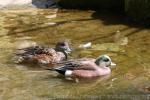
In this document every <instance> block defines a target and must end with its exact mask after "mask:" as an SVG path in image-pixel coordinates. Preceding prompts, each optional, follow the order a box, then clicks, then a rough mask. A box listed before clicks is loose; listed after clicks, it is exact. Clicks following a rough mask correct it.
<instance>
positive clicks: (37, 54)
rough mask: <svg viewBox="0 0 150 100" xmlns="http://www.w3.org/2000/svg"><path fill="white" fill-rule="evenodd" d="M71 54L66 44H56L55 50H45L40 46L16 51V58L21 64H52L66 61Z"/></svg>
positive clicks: (62, 42)
mask: <svg viewBox="0 0 150 100" xmlns="http://www.w3.org/2000/svg"><path fill="white" fill-rule="evenodd" d="M70 52H71V49H70V48H69V44H68V42H65V41H61V42H58V43H57V44H56V46H55V48H47V47H42V46H39V45H37V46H32V47H27V48H23V49H18V50H17V52H16V56H17V57H18V58H19V59H18V63H21V62H36V63H39V64H52V63H58V62H60V61H63V60H66V59H67V58H68V54H69V53H70Z"/></svg>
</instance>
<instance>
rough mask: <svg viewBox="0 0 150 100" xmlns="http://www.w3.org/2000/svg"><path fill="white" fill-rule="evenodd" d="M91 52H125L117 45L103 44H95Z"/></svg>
mask: <svg viewBox="0 0 150 100" xmlns="http://www.w3.org/2000/svg"><path fill="white" fill-rule="evenodd" d="M92 50H102V51H112V52H125V50H124V49H123V48H122V47H121V46H120V45H118V44H117V43H103V44H95V45H93V46H92Z"/></svg>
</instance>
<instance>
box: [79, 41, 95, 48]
mask: <svg viewBox="0 0 150 100" xmlns="http://www.w3.org/2000/svg"><path fill="white" fill-rule="evenodd" d="M91 46H92V43H91V42H88V43H86V44H81V45H79V48H83V49H87V48H91Z"/></svg>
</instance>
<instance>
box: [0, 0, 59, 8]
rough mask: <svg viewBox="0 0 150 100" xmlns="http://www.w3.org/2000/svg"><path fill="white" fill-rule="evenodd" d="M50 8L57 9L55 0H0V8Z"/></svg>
mask: <svg viewBox="0 0 150 100" xmlns="http://www.w3.org/2000/svg"><path fill="white" fill-rule="evenodd" d="M18 7H20V8H24V7H25V8H26V7H36V8H50V7H57V4H56V1H55V0H0V8H1V9H4V8H18Z"/></svg>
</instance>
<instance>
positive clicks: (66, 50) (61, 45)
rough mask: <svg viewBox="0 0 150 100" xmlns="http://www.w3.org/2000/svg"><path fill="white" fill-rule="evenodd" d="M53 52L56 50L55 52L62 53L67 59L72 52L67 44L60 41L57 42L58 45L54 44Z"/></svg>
mask: <svg viewBox="0 0 150 100" xmlns="http://www.w3.org/2000/svg"><path fill="white" fill-rule="evenodd" d="M55 50H56V51H59V52H63V53H64V54H65V55H66V57H67V55H68V54H70V53H71V51H72V50H71V49H70V47H69V43H68V42H66V41H60V42H58V43H57V44H56V47H55Z"/></svg>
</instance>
